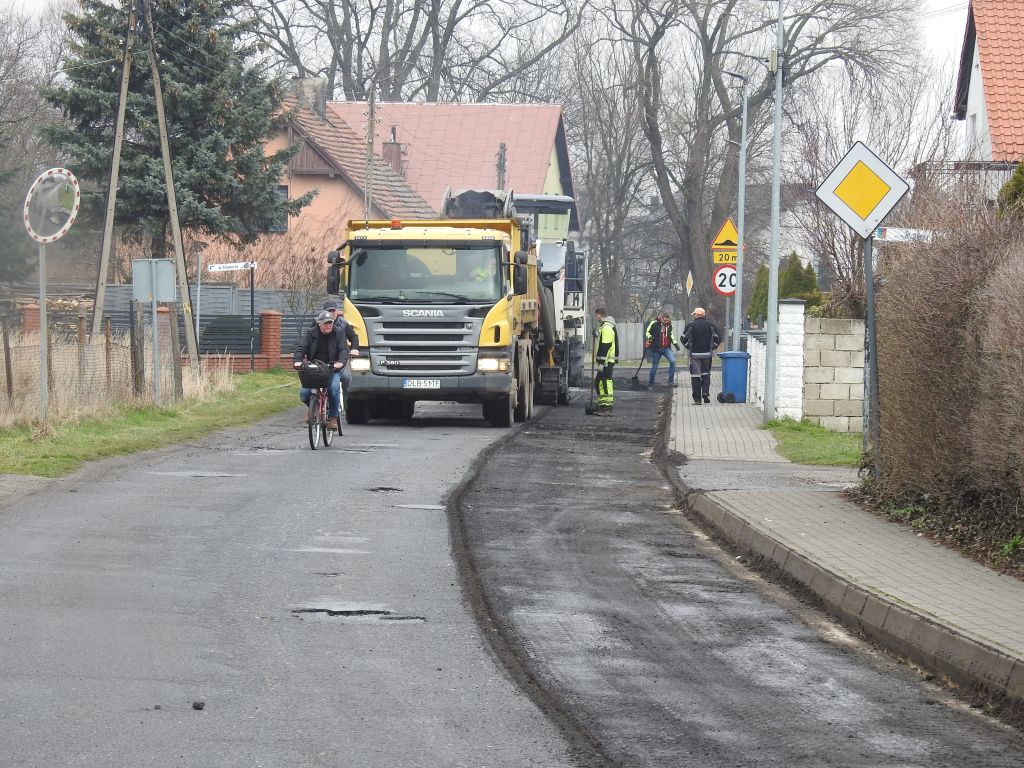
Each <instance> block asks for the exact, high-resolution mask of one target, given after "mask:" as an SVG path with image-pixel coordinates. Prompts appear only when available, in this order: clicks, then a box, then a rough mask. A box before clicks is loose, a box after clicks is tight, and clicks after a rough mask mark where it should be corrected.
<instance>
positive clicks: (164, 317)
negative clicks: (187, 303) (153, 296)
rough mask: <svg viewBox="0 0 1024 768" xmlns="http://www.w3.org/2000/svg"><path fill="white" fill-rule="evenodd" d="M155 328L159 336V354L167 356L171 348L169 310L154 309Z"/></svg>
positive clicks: (163, 307)
mask: <svg viewBox="0 0 1024 768" xmlns="http://www.w3.org/2000/svg"><path fill="white" fill-rule="evenodd" d="M156 328H157V333H158V334H159V335H160V353H161V354H167V350H169V349H170V348H171V310H170V309H169V308H168V307H165V306H162V305H161V306H158V307H157V308H156Z"/></svg>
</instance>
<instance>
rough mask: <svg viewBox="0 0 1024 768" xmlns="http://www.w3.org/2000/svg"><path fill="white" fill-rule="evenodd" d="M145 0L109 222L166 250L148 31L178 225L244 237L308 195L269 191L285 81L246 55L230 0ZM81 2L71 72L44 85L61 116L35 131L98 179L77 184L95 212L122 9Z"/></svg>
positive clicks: (105, 164)
mask: <svg viewBox="0 0 1024 768" xmlns="http://www.w3.org/2000/svg"><path fill="white" fill-rule="evenodd" d="M142 2H149V4H150V7H151V11H152V17H153V29H152V30H151V31H150V30H149V28H148V26H147V25H146V24H145V23H144V16H143V15H142V14H141V13H140V14H139V18H140V20H139V24H138V26H137V28H136V30H135V32H136V34H135V36H134V45H133V52H134V55H133V58H132V68H131V75H130V81H129V93H128V101H127V110H126V118H125V135H124V143H123V147H122V152H121V169H120V184H119V189H118V194H117V210H116V219H115V222H116V223H117V224H118V225H119V226H120V227H126V228H128V229H129V230H130V231H132V232H133V233H135V234H137V235H139V236H141V237H144V238H148V239H150V240H151V241H152V243H153V252H154V255H155V256H161V255H163V254H164V252H165V247H166V242H167V237H168V234H169V214H168V209H167V197H166V194H167V193H166V188H165V185H164V172H163V162H162V158H161V152H160V137H159V129H158V121H157V114H156V105H155V99H154V92H153V80H152V75H151V71H150V62H149V56H148V40H149V35H150V34H152V35H153V39H154V42H155V46H156V52H157V57H158V61H159V69H160V75H161V84H162V87H163V96H164V108H165V112H166V116H167V131H168V136H169V146H170V154H171V161H172V168H173V174H174V187H175V193H176V196H177V206H178V217H179V221H180V223H181V226H182V228H191V229H194V230H196V231H197V232H198V233H200V235H201V236H209V237H213V238H219V239H222V240H225V241H227V242H231V243H234V244H236V245H242V244H246V243H250V242H252V241H253V240H255V239H256V238H257V237H258V236H259V235H260V234H261V233H264V232H267V231H269V230H270V229H271V227H272V226H273V225H274V224H275V223H279V222H280V221H282V220H283V219H284V217H285V216H287V215H294V214H297V213H298V212H299V210H300V209H301V208H302V207H303V206H305V205H307V204H308V203H309V201H310V199H312V194H309V195H306V196H304V197H302V198H298V199H294V200H291V201H288V200H285V199H283V197H281V196H279V194H278V186H279V183H280V179H281V175H282V173H283V172H284V170H285V168H286V164H287V162H288V160H289V159H290V158H291V157H292V156H293V155H294V154H295V152H296V151H297V149H298V147H297V146H293V147H290V148H287V149H284V150H282V151H279V152H276V153H274V154H271V155H267V154H266V153H265V151H264V150H265V147H266V142H267V140H268V139H269V138H270V137H271V136H273V135H274V134H275V133H276V132H278V131H279V130H281V128H282V127H283V125H284V120H285V119H286V114H284V113H283V112H282V100H283V98H284V95H285V87H284V85H283V84H282V83H281V82H280V81H279V80H274V79H270V78H268V77H266V76H265V75H264V74H263V73H262V71H261V70H260V68H259V66H257V65H256V64H255V63H254V54H255V50H254V49H253V48H252V47H251V46H249V45H248V44H247V43H246V42H245V40H246V32H247V30H246V28H245V27H244V26H242V25H240V24H238V23H237V22H236V21H234V19H233V17H232V13H233V11H234V9H235V6H236V5H237V3H236V2H234V0H142ZM127 5H131V3H128V4H127ZM80 6H81V11H80V12H79V13H74V12H70V13H68V14H66V15H65V20H66V22H67V24H68V28H69V32H70V35H69V40H70V42H69V48H68V52H67V61H66V63H65V70H66V71H67V73H68V81H67V82H66V83H64V84H62V85H60V86H58V87H54V88H50V89H48V90H47V91H46V92H45V96H46V98H47V99H48V100H49V101H50V102H51V103H52V104H53V105H55V106H56V107H58V108H59V109H61V110H63V112H64V115H65V117H66V118H67V119H66V121H65V122H64V123H63V124H62V125H55V126H52V127H50V128H47V129H44V136H45V137H46V138H47V140H48V141H50V143H51V144H53V145H55V146H56V147H58V148H59V149H61V150H62V151H63V152H65V153H66V154H67V155H69V156H70V157H71V158H73V163H74V166H73V167H74V170H75V172H76V173H77V174H78V176H79V178H80V179H82V180H83V181H91V182H93V184H92V188H93V189H96V190H98V191H94V192H92V193H91V194H90V193H89V192H83V208H85V209H87V210H91V212H92V213H93V214H94V215H100V216H102V209H103V207H104V204H105V199H106V191H107V187H108V184H109V172H110V164H111V159H112V154H113V144H114V129H115V123H116V115H117V102H118V91H119V88H120V80H121V56H122V51H123V47H124V38H125V34H126V30H127V24H128V9H127V7H126V4H122V3H111V2H103V1H102V0H81V2H80ZM140 7H141V3H140ZM83 186H86V185H83Z"/></svg>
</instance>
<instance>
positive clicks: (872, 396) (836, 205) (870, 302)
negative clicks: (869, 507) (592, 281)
mask: <svg viewBox="0 0 1024 768" xmlns="http://www.w3.org/2000/svg"><path fill="white" fill-rule="evenodd" d="M909 189H910V185H909V184H907V182H906V180H905V179H903V177H902V176H900V175H899V174H898V173H896V171H894V170H893V169H892V168H890V167H889V166H888V165H886V163H885V162H884V161H883V160H881V159H880V158H879V157H878V156H877V155H876V154H875V153H874V152H872V151H871V150H870V149H868V147H867V146H866V145H865V144H863V143H861V142H859V141H858V142H857V143H856V144H854V145H853V148H852V149H850V151H849V152H847V153H846V157H844V158H843V159H842V160H840V161H839V164H838V165H837V166H836V167H835V168H833V169H832V172H831V173H830V174H829V175H828V176H827V177H826V178H825V180H824V181H823V182H822V183H821V185H820V186H819V187H818V189H817V190H815V192H814V194H815V195H817V196H818V199H819V200H821V201H822V202H823V203H824V204H825V205H827V206H828V207H829V209H831V211H832V212H833V213H835V214H836V215H837V216H838V217H839V218H841V219H842V220H843V221H844V222H846V224H847V225H848V226H849V227H850V229H852V230H853V231H854V232H856V233H857V234H858V235H860V236H861V238H863V240H864V287H865V303H866V305H867V312H866V314H867V318H866V319H867V344H866V345H865V347H866V350H865V351H866V354H867V364H868V392H867V393H866V397H865V398H864V402H865V405H866V407H867V411H868V431H869V432H870V434H871V442H872V444H873V445H874V446H875V450H874V454H875V476H876V477H877V476H878V474H879V472H880V468H881V463H880V454H879V446H878V441H879V437H880V436H881V423H880V419H879V405H878V340H877V338H876V336H875V277H874V274H873V268H872V263H871V259H872V243H873V242H874V237H875V233H876V228H877V227H878V225H879V224H881V223H882V220H883V219H884V218H885V217H886V216H887V215H888V214H889V212H890V211H891V210H892V209H893V208H895V207H896V204H897V203H898V202H899V201H900V200H901V199H903V196H904V195H905V194H907V191H908V190H909Z"/></svg>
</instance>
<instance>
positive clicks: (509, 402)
mask: <svg viewBox="0 0 1024 768" xmlns="http://www.w3.org/2000/svg"><path fill="white" fill-rule="evenodd" d="M512 398H513V393H511V392H509V393H508V394H507V395H503V396H502V397H500V398H498V399H497V400H494V401H493V402H492V403H491V407H490V409H489V413H488V417H489V420H490V422H491V426H492V427H503V428H506V427H511V426H512V419H513V416H514V411H515V409H514V407H513V403H514V401H513V399H512Z"/></svg>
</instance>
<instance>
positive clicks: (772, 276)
mask: <svg viewBox="0 0 1024 768" xmlns="http://www.w3.org/2000/svg"><path fill="white" fill-rule="evenodd" d="M783 2H784V0H779V18H778V22H777V27H776V48H775V51H774V53H773V55H772V69H773V71H774V74H775V116H774V119H773V125H774V131H773V134H772V215H771V238H770V245H769V248H768V318H767V322H766V323H765V330H766V332H767V338H766V339H765V341H766V347H765V355H764V376H765V381H764V420H765V421H766V422H767V421H770V420H771V419H774V418H775V389H776V387H775V384H776V382H775V370H776V365H775V357H776V349H777V347H778V335H779V229H780V224H779V208H780V198H781V196H782V190H781V186H782V184H781V181H780V176H781V175H782V58H783V47H784V46H785V39H784V33H783V29H782V6H783Z"/></svg>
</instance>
